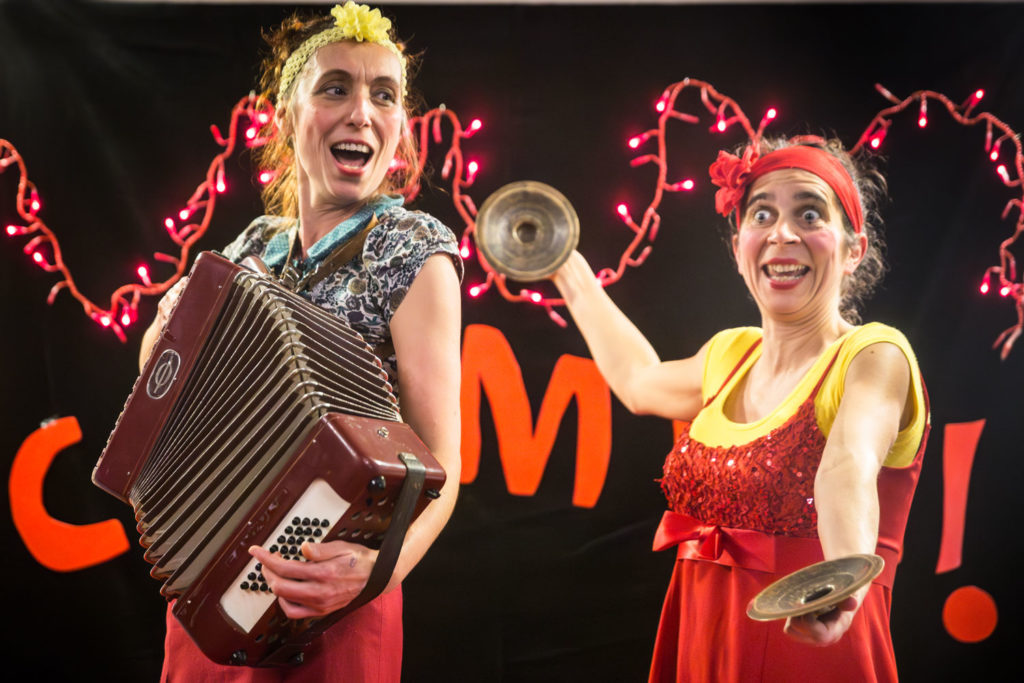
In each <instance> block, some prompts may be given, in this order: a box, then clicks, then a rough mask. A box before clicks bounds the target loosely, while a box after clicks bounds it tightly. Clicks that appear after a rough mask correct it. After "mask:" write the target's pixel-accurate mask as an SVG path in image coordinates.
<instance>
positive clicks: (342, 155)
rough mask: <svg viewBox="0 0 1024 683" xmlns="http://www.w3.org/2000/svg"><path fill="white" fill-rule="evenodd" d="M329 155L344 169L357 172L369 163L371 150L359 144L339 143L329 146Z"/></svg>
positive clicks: (367, 146)
mask: <svg viewBox="0 0 1024 683" xmlns="http://www.w3.org/2000/svg"><path fill="white" fill-rule="evenodd" d="M331 154H332V155H333V156H334V159H335V161H337V162H338V163H339V164H341V165H342V166H344V167H345V168H348V169H352V170H353V171H359V170H362V168H363V167H364V166H366V164H367V163H369V161H370V157H372V156H373V150H372V149H371V148H370V146H369V145H367V144H364V143H361V142H339V143H338V144H336V145H332V146H331Z"/></svg>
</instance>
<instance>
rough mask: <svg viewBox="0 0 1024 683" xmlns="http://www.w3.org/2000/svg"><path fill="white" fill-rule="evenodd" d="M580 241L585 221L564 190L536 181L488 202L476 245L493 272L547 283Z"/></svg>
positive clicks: (506, 188)
mask: <svg viewBox="0 0 1024 683" xmlns="http://www.w3.org/2000/svg"><path fill="white" fill-rule="evenodd" d="M579 237H580V221H579V218H578V217H577V216H576V211H575V209H573V207H572V204H570V203H569V200H568V199H566V198H565V196H564V195H562V193H561V192H559V191H558V190H556V189H555V188H553V187H551V186H550V185H546V184H544V183H540V182H537V181H534V180H521V181H518V182H515V183H509V184H508V185H505V186H504V187H501V188H500V189H498V190H497V191H496V192H494V194H492V195H491V196H490V197H488V198H487V199H486V201H484V203H483V206H481V207H480V211H479V213H478V214H477V217H476V245H477V249H479V250H480V255H481V256H483V258H484V260H485V261H487V263H488V264H490V266H491V267H492V268H494V270H496V271H498V272H499V273H502V274H504V275H506V276H507V277H509V278H511V279H513V280H519V281H521V282H533V281H536V280H542V279H544V278H545V277H547V276H548V275H550V274H551V273H553V272H555V271H556V270H558V267H559V266H560V265H562V264H563V263H564V262H565V260H566V259H567V258H569V254H570V253H572V250H573V249H575V248H576V244H577V243H578V242H579Z"/></svg>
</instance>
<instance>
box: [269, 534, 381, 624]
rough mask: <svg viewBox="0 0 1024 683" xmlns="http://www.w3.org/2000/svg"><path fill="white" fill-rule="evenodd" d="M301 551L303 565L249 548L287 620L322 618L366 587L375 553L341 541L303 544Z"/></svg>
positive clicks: (348, 601)
mask: <svg viewBox="0 0 1024 683" xmlns="http://www.w3.org/2000/svg"><path fill="white" fill-rule="evenodd" d="M301 550H302V554H303V557H305V558H306V560H307V561H306V562H302V561H297V560H291V559H289V560H286V559H284V558H283V557H281V556H280V555H276V554H274V553H271V552H269V551H267V550H266V549H265V548H261V547H259V546H253V547H251V548H250V549H249V554H250V555H252V556H253V557H255V558H256V559H257V560H258V561H259V562H260V563H261V564H262V571H263V576H264V578H265V579H266V581H267V584H268V586H269V587H270V590H271V591H272V592H273V593H274V595H276V596H277V598H278V603H279V604H280V605H281V609H282V611H284V613H285V615H286V616H288V617H289V618H291V619H303V618H306V617H318V616H324V615H326V614H329V613H331V612H333V611H335V610H338V609H340V608H342V607H344V606H345V605H347V604H348V603H350V602H351V601H352V600H353V599H355V598H356V597H357V596H358V595H359V593H360V592H361V591H362V590H363V588H364V587H365V586H366V582H367V579H368V578H369V575H370V571H371V570H372V568H373V564H374V561H375V559H376V551H373V550H370V549H369V548H366V547H364V546H361V545H356V544H352V543H346V542H344V541H332V542H329V543H308V542H307V543H304V544H303V545H302V549H301Z"/></svg>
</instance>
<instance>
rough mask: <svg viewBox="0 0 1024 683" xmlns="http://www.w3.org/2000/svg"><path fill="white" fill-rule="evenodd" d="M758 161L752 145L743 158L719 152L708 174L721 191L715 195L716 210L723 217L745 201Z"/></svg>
mask: <svg viewBox="0 0 1024 683" xmlns="http://www.w3.org/2000/svg"><path fill="white" fill-rule="evenodd" d="M755 161H757V155H756V154H755V153H754V148H753V146H752V145H748V146H747V148H746V149H745V150H743V156H742V157H738V156H736V155H735V154H729V153H728V152H723V151H719V152H718V158H717V159H715V163H713V164H711V168H709V169H708V172H709V173H710V174H711V182H712V183H714V184H715V185H717V186H718V187H719V188H720V189H719V190H718V192H716V193H715V210H716V211H718V213H720V214H722V215H723V216H728V215H729V214H731V213H732V212H733V211H734V210H735V209H736V207H738V206H739V205H740V202H741V201H743V193H744V192H746V191H747V179H748V177H749V176H750V168H751V167H752V166H753V165H754V162H755Z"/></svg>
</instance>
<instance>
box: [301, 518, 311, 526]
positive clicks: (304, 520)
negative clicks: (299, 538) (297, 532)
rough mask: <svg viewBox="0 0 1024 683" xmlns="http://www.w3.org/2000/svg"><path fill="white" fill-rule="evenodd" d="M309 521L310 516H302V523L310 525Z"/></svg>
mask: <svg viewBox="0 0 1024 683" xmlns="http://www.w3.org/2000/svg"><path fill="white" fill-rule="evenodd" d="M309 523H310V522H309V517H303V518H302V525H303V526H309Z"/></svg>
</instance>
